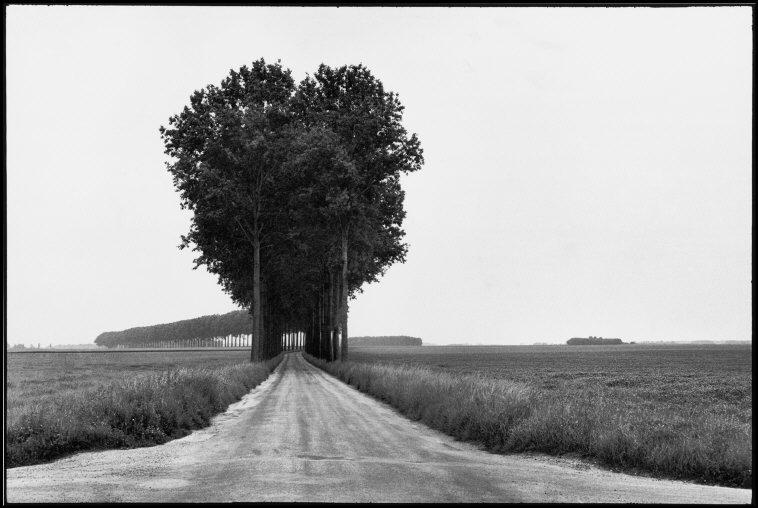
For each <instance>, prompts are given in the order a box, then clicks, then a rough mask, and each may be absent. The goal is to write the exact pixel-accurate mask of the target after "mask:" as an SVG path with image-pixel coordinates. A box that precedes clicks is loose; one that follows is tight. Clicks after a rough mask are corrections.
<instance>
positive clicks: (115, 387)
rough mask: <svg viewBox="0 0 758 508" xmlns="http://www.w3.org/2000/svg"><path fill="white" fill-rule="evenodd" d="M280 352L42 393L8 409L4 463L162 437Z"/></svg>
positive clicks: (249, 381) (198, 416) (268, 368)
mask: <svg viewBox="0 0 758 508" xmlns="http://www.w3.org/2000/svg"><path fill="white" fill-rule="evenodd" d="M281 358H282V357H281V356H279V357H277V358H274V359H271V360H268V361H265V362H260V363H240V364H236V365H229V366H223V367H218V368H179V369H172V370H168V371H165V372H162V373H150V374H142V375H138V376H136V377H132V378H127V377H124V378H123V379H122V380H120V381H116V382H112V383H110V384H107V385H104V386H102V387H100V388H94V389H93V388H90V389H85V390H81V391H79V392H73V393H67V394H65V395H59V396H57V397H52V398H48V399H45V400H44V401H43V402H42V403H41V404H40V405H38V406H31V407H25V408H24V410H23V411H21V412H19V413H16V414H13V415H9V417H11V416H12V418H9V421H7V422H6V430H5V465H6V467H17V466H25V465H31V464H38V463H41V462H47V461H50V460H53V459H56V458H60V457H62V456H64V455H68V454H71V453H74V452H80V451H86V450H102V449H110V448H134V447H139V446H150V445H155V444H161V443H165V442H166V441H169V440H171V439H176V438H179V437H182V436H185V435H187V434H188V433H189V432H190V431H191V430H192V429H197V428H201V427H205V426H207V425H208V423H209V422H210V420H211V418H212V417H213V416H214V415H216V414H217V413H219V412H221V411H223V410H225V409H226V408H227V407H228V406H229V404H231V403H232V402H235V401H237V400H239V399H240V398H241V397H242V396H243V395H245V394H246V393H247V392H249V391H250V390H251V389H252V388H253V387H255V386H257V385H258V384H260V383H261V382H262V381H263V380H265V379H266V378H267V377H268V376H269V374H270V373H271V372H272V371H273V370H274V369H275V368H276V366H277V365H278V364H279V362H280V361H281Z"/></svg>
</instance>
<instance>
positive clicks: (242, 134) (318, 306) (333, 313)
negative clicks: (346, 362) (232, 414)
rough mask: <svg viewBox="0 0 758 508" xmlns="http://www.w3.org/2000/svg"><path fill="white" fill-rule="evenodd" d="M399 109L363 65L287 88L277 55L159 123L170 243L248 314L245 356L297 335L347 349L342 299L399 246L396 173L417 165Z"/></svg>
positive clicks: (400, 252)
mask: <svg viewBox="0 0 758 508" xmlns="http://www.w3.org/2000/svg"><path fill="white" fill-rule="evenodd" d="M402 114H403V106H402V105H401V103H400V101H399V99H398V96H397V94H395V93H393V92H387V91H385V90H384V87H383V85H382V83H381V81H380V80H378V79H377V78H376V77H374V76H373V74H372V73H371V72H370V71H369V70H368V69H367V68H366V67H364V66H363V65H350V66H342V67H338V68H331V67H329V66H326V65H321V66H319V68H318V69H317V71H316V73H315V74H314V75H313V76H308V77H306V78H305V79H304V80H303V81H302V82H300V83H299V84H298V85H295V83H294V80H293V79H292V75H291V71H290V70H289V69H285V68H284V67H282V65H281V63H280V62H276V63H274V64H267V63H266V62H265V61H264V60H263V59H260V60H257V61H255V62H253V63H252V65H251V67H249V68H248V67H247V66H243V67H242V68H240V69H239V70H238V71H234V70H231V71H230V73H229V75H228V76H227V77H226V78H224V79H223V80H222V81H221V83H220V85H219V86H216V85H208V86H206V87H205V88H203V89H201V90H197V91H195V92H194V93H193V94H192V95H191V96H190V100H189V105H188V106H185V107H184V108H183V110H182V111H181V112H180V113H178V114H176V115H174V116H172V117H170V118H169V121H168V126H167V127H161V129H160V132H161V136H162V139H163V142H164V145H165V153H166V154H167V155H168V156H170V157H171V161H170V162H168V163H167V168H168V171H169V172H170V173H171V175H172V176H173V180H174V185H175V187H176V189H177V190H178V191H179V194H180V197H181V205H182V207H184V208H188V209H189V210H191V211H192V212H193V217H192V222H191V225H190V230H189V232H188V233H187V234H186V235H184V236H183V237H182V244H181V245H180V247H181V248H185V247H191V248H192V249H193V250H194V251H196V252H198V253H199V255H198V257H197V258H196V259H195V268H197V267H199V266H201V265H204V266H206V267H207V269H208V270H209V271H210V272H211V273H214V274H216V275H217V276H218V279H219V282H220V284H221V286H222V287H223V289H224V290H225V291H226V292H227V293H229V294H230V296H231V297H232V299H233V300H234V301H235V302H236V303H238V304H239V305H241V306H243V307H244V308H247V309H249V312H250V314H251V316H252V330H251V332H252V333H253V336H254V340H253V345H252V348H251V359H253V360H259V359H263V358H266V357H270V356H272V355H274V354H277V353H278V352H279V350H280V343H281V342H280V337H281V335H282V334H284V333H288V332H293V331H300V332H304V334H305V337H306V349H307V350H308V352H310V353H312V354H314V355H316V356H319V357H322V358H327V359H332V360H333V359H337V358H343V359H344V358H346V357H347V344H348V341H347V335H348V334H347V314H348V299H349V297H351V296H353V295H354V294H355V293H356V292H359V291H361V287H362V286H363V285H364V284H365V283H367V282H373V281H376V280H377V279H378V278H379V276H381V275H382V274H383V273H384V272H385V271H386V270H387V268H388V267H389V266H390V265H391V264H393V263H395V262H403V261H404V260H405V255H406V252H407V245H406V244H405V243H403V237H404V235H405V232H404V231H403V229H402V222H403V219H404V217H405V211H404V209H403V200H404V193H403V190H402V188H401V186H400V175H401V174H403V173H408V172H412V171H416V170H418V169H420V168H421V166H422V164H423V152H422V149H421V146H420V143H419V141H418V139H417V137H416V135H415V134H410V135H409V134H408V132H407V131H406V129H405V128H404V127H403V125H402Z"/></svg>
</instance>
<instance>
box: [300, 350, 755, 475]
mask: <svg viewBox="0 0 758 508" xmlns="http://www.w3.org/2000/svg"><path fill="white" fill-rule="evenodd" d="M618 347H619V346H615V347H614V350H615V352H612V353H609V352H608V351H607V350H602V349H603V348H598V347H594V349H590V348H584V347H582V348H580V349H582V351H578V350H576V348H570V349H573V351H572V352H567V351H566V347H561V346H558V347H553V348H549V347H548V348H543V349H542V350H541V351H540V350H539V348H530V347H525V348H522V349H521V351H522V352H521V353H519V352H518V349H514V348H510V349H508V348H507V347H506V348H500V350H499V351H498V348H476V347H459V348H429V347H424V348H403V349H402V350H399V349H396V350H394V351H393V350H392V349H390V348H387V349H386V350H384V351H382V350H380V349H379V348H371V349H369V348H366V349H365V350H361V349H357V348H356V349H355V350H354V351H353V358H354V359H355V360H353V361H350V362H325V361H323V360H318V359H315V358H313V357H307V358H308V360H309V361H310V362H311V363H313V364H314V365H316V366H318V367H320V368H322V369H324V370H325V371H327V372H329V373H331V374H332V375H334V376H336V377H338V378H339V379H341V380H343V381H345V382H347V383H349V384H351V385H352V386H354V387H356V388H357V389H359V390H361V391H363V392H365V393H367V394H369V395H372V396H374V397H377V398H378V399H380V400H383V401H385V402H387V403H388V404H390V405H392V406H394V407H395V408H397V409H398V410H400V412H402V413H403V414H405V415H406V416H408V417H409V418H411V419H414V420H420V421H422V422H423V423H425V424H426V425H429V426H430V427H432V428H435V429H437V430H440V431H442V432H445V433H446V434H449V435H451V436H454V437H456V438H458V439H461V440H465V441H472V442H475V443H478V444H480V445H481V446H483V447H484V448H485V449H487V450H489V451H492V452H500V453H512V452H542V453H547V454H551V455H563V454H570V455H574V456H579V457H582V458H584V459H589V460H592V461H594V462H596V463H598V464H600V465H603V466H606V467H610V468H612V469H618V470H623V471H625V472H630V473H638V474H646V475H652V476H658V477H666V478H673V479H682V480H691V481H696V482H699V483H705V484H717V485H723V486H730V487H743V488H749V487H750V486H751V483H752V415H751V413H752V388H751V377H752V374H751V364H750V362H751V360H750V356H751V355H750V347H749V346H748V347H747V348H745V347H742V348H731V349H730V348H728V347H727V348H724V347H721V348H719V347H713V348H702V347H700V348H698V347H692V348H689V349H687V348H684V349H683V348H682V347H679V348H677V347H676V346H674V347H672V348H660V347H658V348H656V347H652V348H644V347H640V348H638V349H636V350H634V349H626V348H625V350H624V351H621V350H618ZM630 347H631V348H633V347H634V346H630ZM745 349H747V351H745ZM411 350H414V351H411ZM479 356H481V358H478V357H479ZM498 364H499V366H500V367H499V368H497V367H496V366H497V365H498ZM504 367H505V368H504Z"/></svg>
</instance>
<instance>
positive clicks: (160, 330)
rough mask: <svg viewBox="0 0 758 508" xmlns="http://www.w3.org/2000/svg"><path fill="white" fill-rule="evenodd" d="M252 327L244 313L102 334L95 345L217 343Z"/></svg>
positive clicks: (241, 311)
mask: <svg viewBox="0 0 758 508" xmlns="http://www.w3.org/2000/svg"><path fill="white" fill-rule="evenodd" d="M251 327H252V320H251V319H250V315H249V314H248V313H247V312H245V311H244V310H236V311H232V312H228V313H226V314H220V315H219V314H213V315H210V316H201V317H197V318H193V319H184V320H182V321H175V322H173V323H162V324H159V325H152V326H138V327H135V328H129V329H127V330H121V331H118V332H103V333H101V334H100V335H98V336H97V338H96V339H95V344H97V345H98V346H106V347H116V346H122V347H149V346H151V345H155V344H159V343H168V344H170V345H172V346H175V347H185V346H190V345H197V344H198V340H199V341H203V342H202V343H204V344H205V343H210V342H213V343H215V342H218V341H219V340H220V338H222V337H228V336H235V337H236V336H239V335H243V334H249V333H250V330H251Z"/></svg>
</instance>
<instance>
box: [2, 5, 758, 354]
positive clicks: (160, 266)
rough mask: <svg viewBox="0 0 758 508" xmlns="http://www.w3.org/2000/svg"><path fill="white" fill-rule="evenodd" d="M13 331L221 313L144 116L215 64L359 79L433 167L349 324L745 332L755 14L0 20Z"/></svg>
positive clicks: (158, 119) (691, 335) (554, 332)
mask: <svg viewBox="0 0 758 508" xmlns="http://www.w3.org/2000/svg"><path fill="white" fill-rule="evenodd" d="M6 9H7V10H6V16H7V17H6V29H7V35H6V37H7V39H6V44H7V46H6V51H7V54H6V58H7V71H6V72H7V101H8V102H7V104H8V109H7V115H8V116H7V148H8V154H7V183H8V187H7V203H8V204H7V221H8V222H7V224H8V229H7V232H8V237H7V239H8V244H7V256H8V258H7V260H8V272H7V296H8V300H7V313H8V314H7V324H8V341H9V342H10V343H35V344H36V343H37V342H41V343H42V344H48V343H52V344H64V343H84V342H91V341H92V340H94V338H95V336H96V335H97V334H98V333H100V332H102V331H106V330H119V329H123V328H127V327H131V326H139V325H147V324H155V323H160V322H167V321H174V320H179V319H185V318H191V317H196V316H199V315H203V314H212V313H222V312H227V311H230V310H233V309H234V308H235V307H234V305H233V304H232V302H231V300H230V299H229V297H227V296H226V295H225V294H224V293H223V292H222V291H221V289H220V287H219V286H218V285H217V282H216V279H215V276H213V275H210V274H208V273H207V272H205V270H204V269H199V270H197V271H192V270H191V267H192V259H193V257H194V256H193V253H190V252H187V251H179V250H178V249H177V248H176V246H177V245H178V243H179V241H180V239H179V235H181V234H182V233H185V232H186V231H187V228H188V225H189V215H188V212H186V211H182V210H180V209H179V198H178V195H177V194H176V193H175V192H174V190H173V186H172V182H171V178H170V175H169V174H168V172H167V171H166V170H165V167H164V161H165V160H166V157H165V156H164V155H163V147H162V143H161V140H160V136H159V134H158V127H159V126H160V125H162V124H163V125H165V124H166V122H167V120H168V117H169V116H170V115H172V114H174V113H176V112H178V111H179V110H180V109H181V108H182V107H183V106H184V104H186V103H187V102H188V98H189V95H190V93H191V92H192V91H193V90H195V89H198V88H201V87H203V86H205V85H207V84H210V83H215V84H218V82H219V81H220V80H221V79H222V78H223V77H225V76H226V74H228V71H229V69H231V68H234V69H238V68H239V67H240V66H242V65H244V64H248V65H249V64H250V62H252V61H253V60H255V59H257V58H259V57H264V58H265V59H266V60H267V61H274V60H276V59H277V58H281V60H282V63H283V64H284V65H285V66H286V67H289V68H290V69H292V71H293V75H294V76H295V79H296V80H297V81H299V80H300V79H302V78H303V77H304V76H305V73H306V72H310V73H312V72H314V71H315V70H316V68H317V67H318V65H319V64H320V63H321V62H324V63H326V64H329V65H333V66H337V65H342V64H357V63H359V62H362V63H364V64H365V65H367V66H368V67H369V68H370V69H371V70H372V71H373V72H374V74H375V75H376V76H377V77H379V78H380V79H381V80H382V81H383V82H384V84H385V87H386V88H387V89H390V90H393V91H396V92H399V94H400V98H401V100H402V102H403V104H404V105H405V106H406V115H405V125H406V126H407V128H408V130H409V131H411V132H416V133H418V135H419V138H420V140H421V143H422V146H423V148H424V155H425V158H426V165H425V167H424V169H422V170H421V171H420V172H418V173H416V174H413V175H410V176H408V177H407V178H405V179H404V186H405V189H406V192H407V193H406V209H407V211H408V216H407V220H406V223H405V229H406V231H407V233H408V235H407V241H408V242H409V243H410V252H409V255H408V260H407V262H406V264H404V265H397V266H394V267H393V268H391V269H390V270H389V272H388V273H387V275H386V276H385V277H384V279H383V280H382V281H380V282H379V283H378V284H374V285H371V286H368V287H366V288H365V293H364V294H362V295H359V296H358V298H357V300H355V301H353V302H352V308H351V312H350V332H351V334H353V335H369V334H374V335H379V334H409V335H414V336H420V337H422V338H423V339H424V340H425V341H427V342H432V343H439V344H443V343H451V342H455V343H466V342H468V343H490V344H516V343H522V342H533V341H555V342H558V341H565V340H566V339H567V338H569V337H572V336H587V335H601V336H606V337H622V338H628V339H635V338H637V339H664V340H670V339H732V338H733V339H749V338H750V337H751V308H750V289H751V252H750V248H751V247H750V239H751V237H750V235H751V227H752V222H751V210H752V202H751V186H752V176H751V136H752V133H751V109H752V102H751V101H752V99H751V86H752V85H751V79H752V78H751V71H752V67H751V59H752V33H751V24H752V19H751V10H750V8H749V7H722V8H677V9H662V8H656V9H650V8H591V9H588V8H552V9H545V8H539V9H537V8H526V9H524V8H486V9H482V8H454V9H451V8H339V9H337V8H305V7H293V8H270V7H269V8H265V7H218V8H212V7H181V8H176V7H121V6H100V7H81V6H80V7H45V6H9V7H6Z"/></svg>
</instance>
